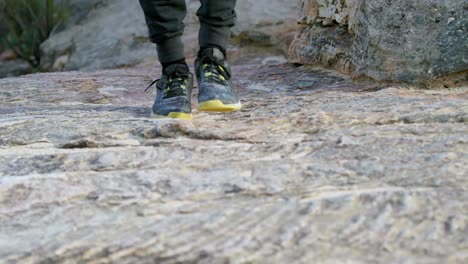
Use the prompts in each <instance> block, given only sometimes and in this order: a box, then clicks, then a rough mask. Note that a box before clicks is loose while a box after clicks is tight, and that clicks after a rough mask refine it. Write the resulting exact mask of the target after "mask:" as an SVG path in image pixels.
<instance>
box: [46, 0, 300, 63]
mask: <svg viewBox="0 0 468 264" xmlns="http://www.w3.org/2000/svg"><path fill="white" fill-rule="evenodd" d="M187 4H188V7H189V12H188V14H187V17H186V30H185V35H184V39H185V43H186V53H187V57H188V58H190V57H193V56H194V55H195V53H196V51H197V48H198V46H197V43H198V41H197V34H198V33H197V32H198V19H197V17H196V16H195V12H196V10H197V9H198V7H199V5H200V3H199V1H198V0H188V1H187ZM71 10H72V14H73V15H72V17H71V18H70V20H69V22H68V23H67V25H66V27H65V28H64V30H62V31H60V32H57V33H56V34H53V35H52V36H51V37H50V38H49V39H48V40H47V41H46V42H45V43H44V44H43V45H42V52H43V56H42V63H41V65H42V67H43V68H46V69H52V70H55V71H56V70H96V69H107V68H116V67H124V66H130V65H135V64H140V63H156V62H155V60H156V51H155V46H154V44H152V43H149V42H148V39H147V28H146V25H145V21H144V16H143V13H142V11H141V8H140V6H139V3H138V1H128V0H114V1H106V0H78V1H72V2H71ZM296 10H297V3H296V1H283V0H273V1H272V0H247V1H239V2H238V5H237V12H238V24H237V26H236V27H235V28H234V29H233V39H232V47H231V52H230V53H231V55H232V57H233V58H232V59H235V57H236V55H238V54H239V48H240V47H242V46H246V45H247V44H249V46H257V47H258V46H260V47H261V49H260V50H262V49H266V48H268V50H274V51H275V52H277V53H279V54H283V55H284V54H286V51H287V48H288V46H289V44H290V43H291V41H292V39H293V37H294V31H295V17H296V13H297V11H296Z"/></svg>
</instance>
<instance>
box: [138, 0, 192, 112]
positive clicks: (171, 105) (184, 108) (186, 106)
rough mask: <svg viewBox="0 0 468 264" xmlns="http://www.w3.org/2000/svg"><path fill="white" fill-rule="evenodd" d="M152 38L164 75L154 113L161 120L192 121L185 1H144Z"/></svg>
mask: <svg viewBox="0 0 468 264" xmlns="http://www.w3.org/2000/svg"><path fill="white" fill-rule="evenodd" d="M140 4H141V7H142V8H143V12H144V13H145V19H146V24H147V26H148V31H149V38H150V40H151V41H152V42H153V43H156V47H157V51H158V57H159V62H160V63H161V64H162V66H163V74H162V76H161V78H160V79H158V80H157V81H155V82H153V83H152V84H151V85H150V86H149V87H148V88H150V87H151V86H152V85H153V84H156V88H157V89H156V99H155V101H154V104H153V109H152V110H153V113H154V114H156V115H158V116H166V117H171V118H181V119H191V118H192V115H191V112H192V106H191V101H192V100H191V96H192V87H193V76H192V75H191V74H190V72H189V68H188V66H187V63H186V62H185V56H184V45H183V43H182V34H183V33H184V23H183V20H184V18H185V15H186V12H187V7H186V5H185V0H140Z"/></svg>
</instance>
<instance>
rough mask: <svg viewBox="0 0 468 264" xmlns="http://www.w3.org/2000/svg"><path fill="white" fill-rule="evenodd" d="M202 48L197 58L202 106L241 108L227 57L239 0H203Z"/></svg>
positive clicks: (206, 108) (200, 13)
mask: <svg viewBox="0 0 468 264" xmlns="http://www.w3.org/2000/svg"><path fill="white" fill-rule="evenodd" d="M200 2H201V3H202V5H201V7H200V9H199V10H198V12H197V15H198V17H199V19H200V32H199V42H200V51H199V52H198V56H197V60H196V61H195V70H196V75H197V81H198V88H199V92H198V109H199V110H200V111H209V112H228V111H236V110H239V109H241V107H242V105H241V102H240V100H239V97H238V96H237V95H236V93H235V91H234V86H233V84H232V81H231V70H230V68H229V64H228V63H227V59H226V48H227V45H228V41H229V37H230V32H231V31H230V28H231V27H232V26H234V24H235V22H236V12H235V11H234V7H235V5H236V0H200Z"/></svg>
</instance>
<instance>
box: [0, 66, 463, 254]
mask: <svg viewBox="0 0 468 264" xmlns="http://www.w3.org/2000/svg"><path fill="white" fill-rule="evenodd" d="M158 70H159V69H158ZM153 72H154V69H153V68H146V67H145V68H132V69H119V70H108V71H98V72H93V73H85V72H63V73H47V74H35V75H28V76H24V77H21V78H7V79H2V80H0V226H1V232H0V262H5V263H18V262H52V263H54V262H70V263H72V262H94V263H95V262H99V263H112V262H119V263H135V262H138V263H154V262H156V263H252V262H253V263H315V262H321V263H334V262H384V263H388V262H407V263H464V262H466V260H467V259H466V257H467V256H466V248H467V247H468V241H467V240H466V238H467V237H468V219H467V215H468V202H467V201H468V180H467V177H466V175H467V173H468V126H467V120H468V93H467V92H468V91H467V89H466V88H459V89H453V90H433V91H426V90H414V89H408V88H404V87H389V86H385V85H380V84H375V83H370V82H367V83H355V82H352V81H351V80H349V78H347V77H342V76H338V75H335V74H332V73H328V72H324V71H322V70H317V69H313V68H308V67H299V68H297V67H293V66H291V65H286V64H283V65H276V64H275V65H273V64H243V65H242V66H234V67H233V72H234V76H236V79H235V85H236V89H237V91H238V92H239V94H240V95H241V97H242V100H243V104H244V108H243V110H242V111H240V112H235V113H230V114H207V113H201V112H197V111H195V112H194V118H195V119H194V121H193V122H188V121H176V120H167V119H155V118H152V117H151V114H150V111H151V110H150V107H151V103H152V100H153V96H154V95H153V94H148V93H144V92H143V88H144V87H145V84H147V82H148V81H150V80H151V78H153ZM196 93H197V91H196V89H195V91H194V95H196ZM193 103H194V104H196V102H193Z"/></svg>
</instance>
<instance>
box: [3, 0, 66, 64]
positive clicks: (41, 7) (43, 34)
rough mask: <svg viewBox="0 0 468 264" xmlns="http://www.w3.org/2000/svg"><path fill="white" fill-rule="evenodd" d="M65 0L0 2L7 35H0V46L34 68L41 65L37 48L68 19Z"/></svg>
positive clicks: (9, 0)
mask: <svg viewBox="0 0 468 264" xmlns="http://www.w3.org/2000/svg"><path fill="white" fill-rule="evenodd" d="M68 10H69V8H68V5H67V4H66V2H65V1H54V0H0V16H2V17H3V20H4V22H5V25H6V28H7V31H8V33H7V34H6V35H4V36H0V41H1V42H2V46H4V47H7V48H9V49H11V50H13V51H14V52H15V53H16V55H17V56H18V57H20V58H22V59H24V60H26V61H27V62H29V64H31V66H32V67H33V68H35V69H37V68H38V66H39V64H40V45H41V44H42V43H43V42H44V41H45V40H46V39H47V38H48V37H49V35H50V33H51V32H52V31H53V30H54V29H55V28H56V27H57V26H59V25H60V24H62V23H63V22H64V21H65V20H66V19H67V17H68V16H69V11H68Z"/></svg>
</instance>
